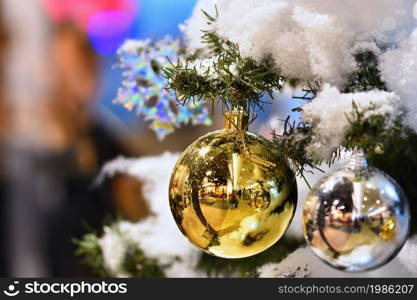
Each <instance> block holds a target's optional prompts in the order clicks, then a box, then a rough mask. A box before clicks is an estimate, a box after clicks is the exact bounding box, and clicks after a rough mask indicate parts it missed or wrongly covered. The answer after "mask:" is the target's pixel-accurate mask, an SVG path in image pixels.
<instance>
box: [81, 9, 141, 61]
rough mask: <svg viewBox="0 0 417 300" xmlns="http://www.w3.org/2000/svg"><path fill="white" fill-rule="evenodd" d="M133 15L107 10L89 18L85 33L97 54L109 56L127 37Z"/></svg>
mask: <svg viewBox="0 0 417 300" xmlns="http://www.w3.org/2000/svg"><path fill="white" fill-rule="evenodd" d="M134 18H135V15H134V13H131V12H126V11H118V10H107V11H100V12H97V13H95V14H93V15H91V16H90V18H89V21H88V25H87V33H88V36H89V38H90V40H91V43H92V44H93V46H94V48H95V49H96V50H97V52H98V53H100V54H102V55H110V54H113V53H115V52H116V50H117V48H118V47H119V46H120V45H121V44H122V42H123V41H124V40H125V39H126V38H127V37H128V35H129V31H130V30H131V28H132V24H133V21H134Z"/></svg>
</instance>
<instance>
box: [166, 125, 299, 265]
mask: <svg viewBox="0 0 417 300" xmlns="http://www.w3.org/2000/svg"><path fill="white" fill-rule="evenodd" d="M240 133H241V136H240V138H239V137H238V136H239V134H238V132H237V131H236V130H234V129H223V130H219V131H215V132H212V133H209V134H207V135H205V136H203V137H201V138H199V139H198V140H197V141H195V142H194V143H193V144H192V145H190V146H189V147H188V148H187V149H186V150H185V152H184V153H183V154H182V156H181V157H180V159H179V161H178V162H177V164H176V166H175V169H174V171H173V173H172V177H171V182H170V186H169V200H170V206H171V210H172V213H173V215H174V218H175V221H176V223H177V225H178V227H179V228H180V230H181V232H182V233H183V234H184V235H185V236H186V237H187V238H188V239H189V240H190V241H191V242H192V243H193V244H194V245H196V246H197V247H199V248H201V249H202V250H204V251H206V252H207V253H209V254H212V255H215V256H219V257H224V258H241V257H247V256H251V255H255V254H257V253H260V252H262V251H264V250H265V249H267V248H268V247H270V246H272V245H273V244H274V243H275V242H276V241H278V240H279V239H280V238H281V236H282V235H283V234H284V232H285V231H286V229H287V228H288V226H289V224H290V222H291V219H292V217H293V215H294V211H295V207H296V199H297V189H296V182H295V177H294V174H293V172H292V171H291V169H290V168H289V167H288V165H287V163H286V160H285V159H284V158H283V157H282V156H281V155H279V154H278V153H277V152H275V151H274V150H272V147H271V144H270V142H269V141H267V140H266V139H264V138H263V137H260V136H257V135H255V134H252V133H249V132H245V131H241V132H240Z"/></svg>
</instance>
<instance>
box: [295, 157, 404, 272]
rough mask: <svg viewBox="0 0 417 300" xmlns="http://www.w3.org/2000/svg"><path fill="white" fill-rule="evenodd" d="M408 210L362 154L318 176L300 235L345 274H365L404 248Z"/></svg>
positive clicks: (387, 180)
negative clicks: (322, 175) (320, 176)
mask: <svg viewBox="0 0 417 300" xmlns="http://www.w3.org/2000/svg"><path fill="white" fill-rule="evenodd" d="M409 218H410V212H409V208H408V203H407V200H406V197H405V195H404V192H403V191H402V189H401V187H400V186H398V184H396V183H395V181H394V180H393V179H392V178H391V177H389V176H388V175H387V174H385V173H384V172H383V171H381V170H379V169H376V168H369V167H368V165H367V161H366V159H365V155H364V153H363V151H362V150H356V151H355V152H354V154H353V155H352V159H351V161H350V163H349V164H348V165H347V166H346V167H344V168H341V169H339V170H336V171H334V172H331V173H330V174H328V175H327V176H325V177H324V178H322V179H321V180H320V181H319V182H318V183H317V184H316V185H315V186H314V187H313V188H312V189H311V191H310V193H309V194H308V196H307V198H306V200H305V204H304V211H303V227H304V235H305V238H306V240H307V242H308V244H309V245H310V246H311V248H312V249H313V251H314V253H315V254H317V256H318V257H319V258H321V259H322V260H323V261H325V262H326V263H327V264H329V265H331V266H333V267H335V268H338V269H342V270H345V271H352V272H355V271H366V270H370V269H374V268H377V267H379V266H382V265H384V264H386V263H387V262H389V261H390V260H391V259H392V258H393V257H395V255H396V254H397V253H398V252H399V250H400V249H401V247H402V246H403V245H404V243H405V241H406V239H407V235H408V230H409Z"/></svg>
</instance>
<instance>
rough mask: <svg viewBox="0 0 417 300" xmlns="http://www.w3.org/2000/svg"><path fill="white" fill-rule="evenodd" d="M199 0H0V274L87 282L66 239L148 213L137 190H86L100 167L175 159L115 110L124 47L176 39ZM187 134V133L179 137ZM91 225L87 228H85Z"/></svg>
mask: <svg viewBox="0 0 417 300" xmlns="http://www.w3.org/2000/svg"><path fill="white" fill-rule="evenodd" d="M194 4H195V0H0V214H1V218H0V220H1V222H2V224H1V227H0V230H1V231H0V239H1V242H0V275H1V276H2V277H4V276H7V277H20V276H22V277H28V276H34V277H36V276H89V275H90V274H89V273H88V270H87V269H86V268H84V267H83V266H81V265H80V263H79V258H77V257H75V256H74V251H75V248H76V247H75V245H74V244H73V242H72V238H74V237H81V236H82V235H83V233H85V232H88V231H89V230H95V229H98V228H100V227H101V225H102V223H103V220H105V218H106V217H114V216H116V215H121V216H122V217H124V218H127V219H129V220H133V221H135V220H138V219H139V218H141V217H143V216H144V215H145V214H146V208H145V207H143V202H141V201H139V200H138V196H140V194H141V185H140V183H139V182H137V181H135V180H134V179H132V178H128V177H126V176H117V177H115V178H114V179H112V180H111V181H109V182H106V183H105V184H104V185H102V186H100V187H92V182H93V180H94V177H95V175H96V174H97V172H98V171H99V169H100V167H101V166H102V165H103V163H104V162H106V161H108V160H111V159H112V158H115V157H116V156H118V155H125V156H131V157H140V156H145V155H154V154H159V153H162V152H164V151H167V150H169V151H181V150H183V149H184V148H185V147H186V145H188V144H189V143H191V142H192V141H193V140H194V139H195V138H196V137H197V136H199V135H201V134H203V133H204V132H206V131H207V130H208V128H206V127H184V128H181V129H180V130H178V131H176V132H175V133H174V134H172V135H170V136H168V137H167V138H166V139H165V140H164V141H163V142H159V141H158V140H157V138H156V136H155V134H154V132H152V131H151V130H149V129H148V124H146V123H145V122H144V121H143V119H142V118H138V117H137V116H136V115H135V114H134V113H133V112H129V111H126V110H125V109H124V108H123V107H121V106H116V105H114V104H112V100H113V99H114V98H115V97H116V94H117V88H118V86H119V85H120V83H121V71H120V69H117V68H114V65H115V63H116V54H115V52H116V50H117V48H118V47H119V46H120V44H121V43H122V42H123V41H124V40H125V39H126V38H136V39H142V38H148V37H150V38H161V37H163V36H164V35H166V34H170V35H173V36H177V35H178V34H179V30H178V25H179V24H180V23H182V22H184V20H185V19H187V18H188V17H189V16H190V14H191V12H192V9H193V7H194ZM185 132H186V133H187V134H185ZM86 224H87V225H86Z"/></svg>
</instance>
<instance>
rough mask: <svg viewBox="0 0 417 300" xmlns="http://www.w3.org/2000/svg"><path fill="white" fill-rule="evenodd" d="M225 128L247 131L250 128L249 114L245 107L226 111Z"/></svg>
mask: <svg viewBox="0 0 417 300" xmlns="http://www.w3.org/2000/svg"><path fill="white" fill-rule="evenodd" d="M224 128H226V129H236V130H243V131H247V130H248V128H249V115H248V114H247V113H246V112H244V111H243V109H234V110H228V111H225V112H224Z"/></svg>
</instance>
